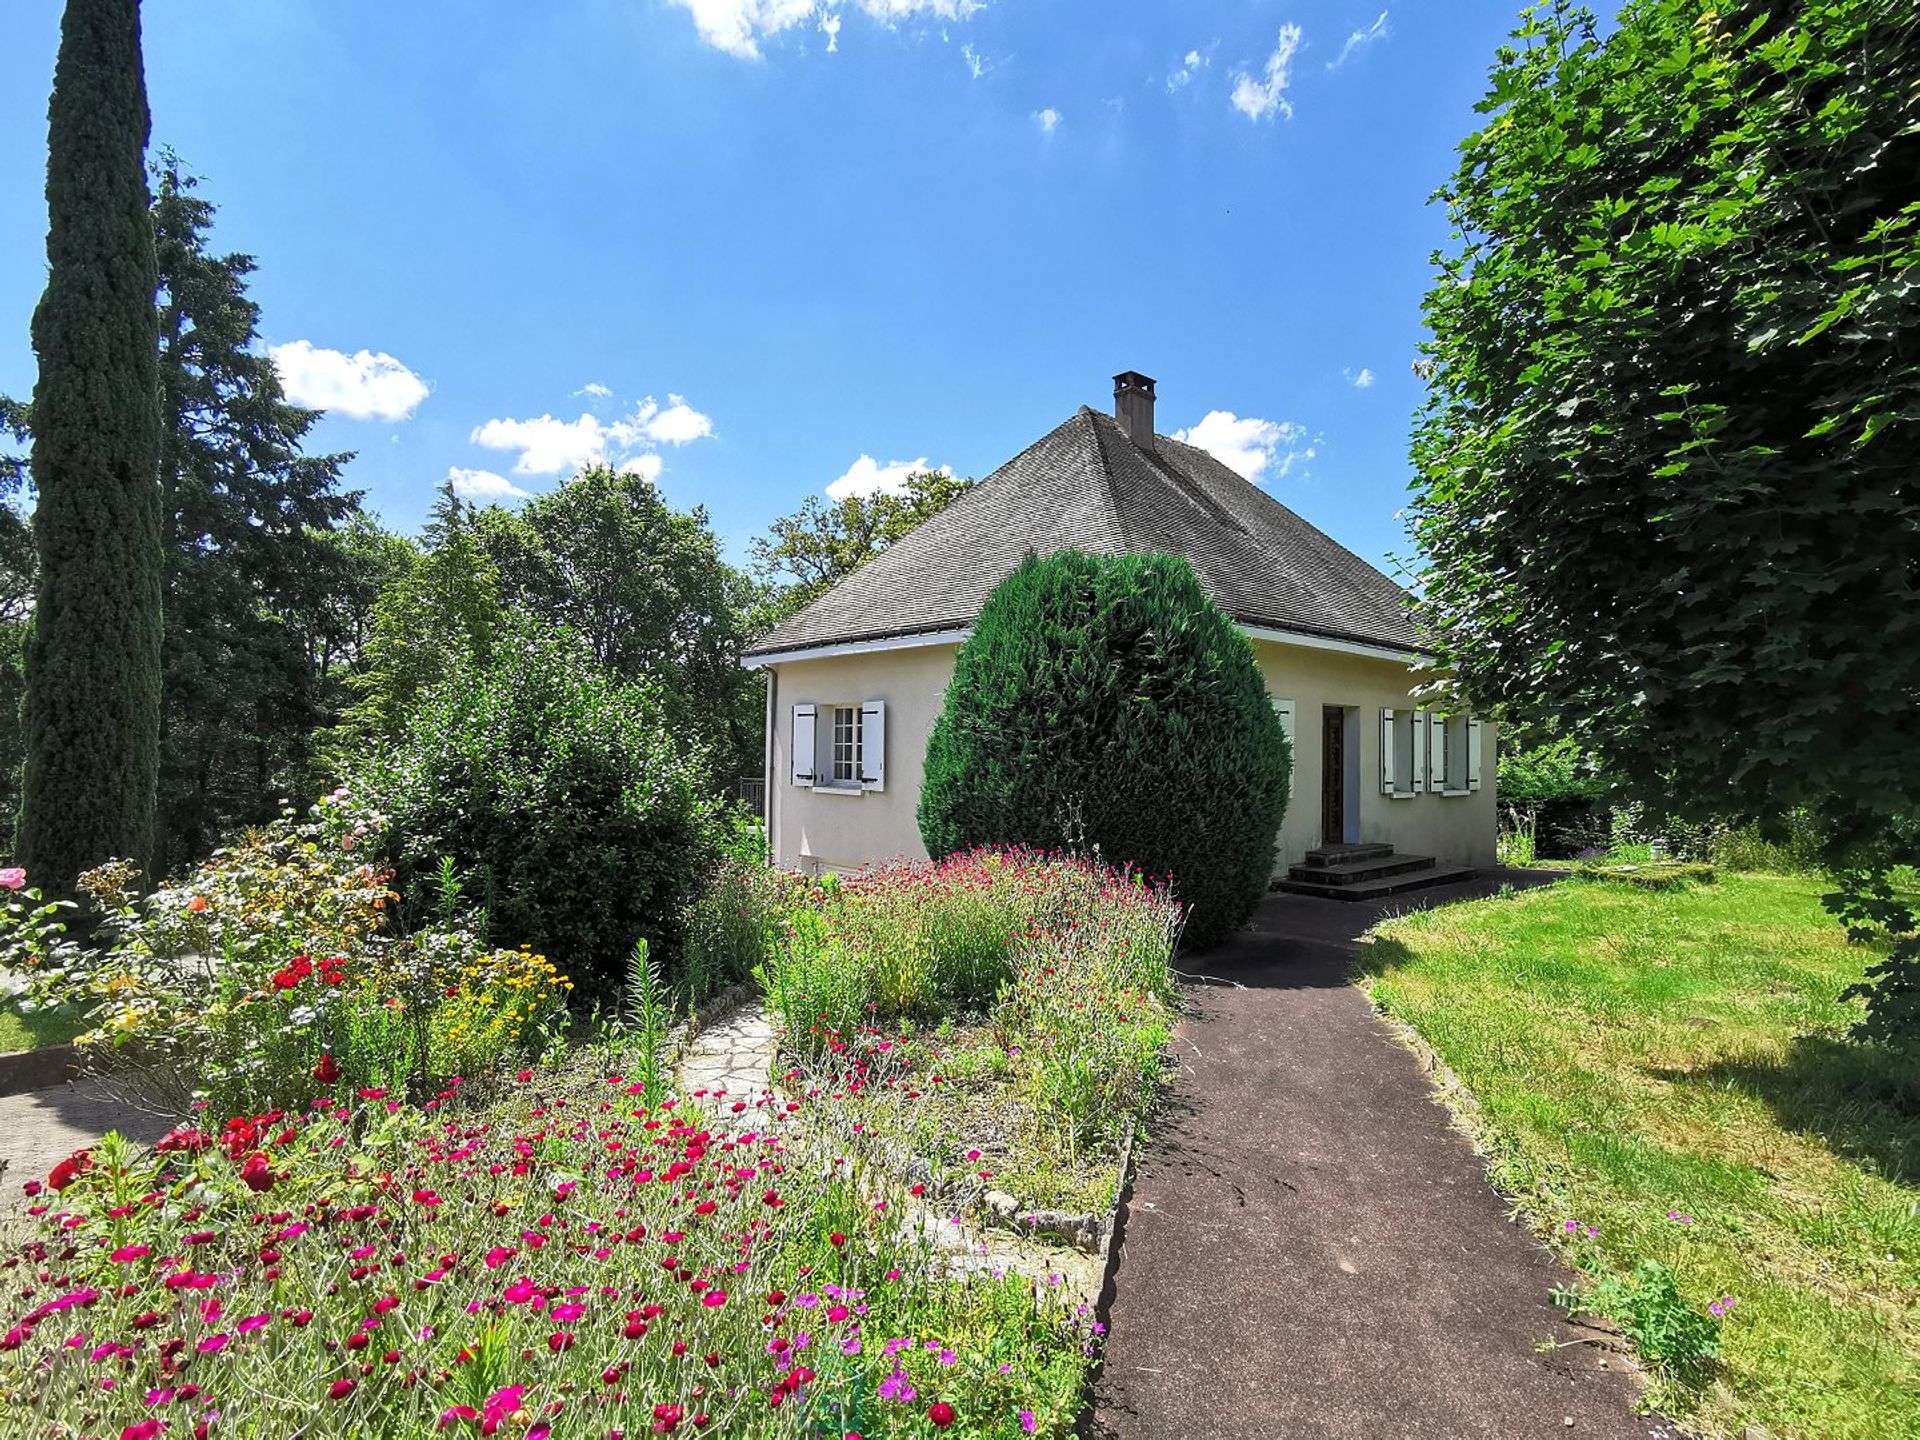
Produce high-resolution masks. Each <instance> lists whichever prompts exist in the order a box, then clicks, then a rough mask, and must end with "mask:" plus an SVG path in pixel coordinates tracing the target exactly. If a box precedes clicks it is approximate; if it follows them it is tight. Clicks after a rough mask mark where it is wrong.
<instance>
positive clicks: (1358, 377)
mask: <svg viewBox="0 0 1920 1440" xmlns="http://www.w3.org/2000/svg"><path fill="white" fill-rule="evenodd" d="M1340 373H1341V374H1343V375H1345V376H1346V377H1347V379H1349V380H1351V381H1352V382H1353V388H1354V389H1356V390H1371V389H1372V388H1373V371H1371V370H1369V369H1368V368H1367V367H1366V366H1364V365H1362V366H1361V367H1360V371H1359V373H1358V374H1355V373H1354V372H1353V371H1351V370H1343V371H1341V372H1340Z"/></svg>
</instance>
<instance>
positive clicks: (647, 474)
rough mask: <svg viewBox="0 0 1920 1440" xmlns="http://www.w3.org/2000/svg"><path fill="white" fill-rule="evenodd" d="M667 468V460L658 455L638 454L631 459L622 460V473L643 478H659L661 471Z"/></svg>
mask: <svg viewBox="0 0 1920 1440" xmlns="http://www.w3.org/2000/svg"><path fill="white" fill-rule="evenodd" d="M666 468H667V463H666V461H664V460H662V459H661V458H660V457H659V456H658V455H653V454H647V455H636V456H634V457H633V458H632V459H631V460H626V461H622V462H621V465H620V473H621V474H622V475H638V476H639V477H640V478H641V479H642V480H658V479H659V478H660V472H661V471H662V470H664V469H666Z"/></svg>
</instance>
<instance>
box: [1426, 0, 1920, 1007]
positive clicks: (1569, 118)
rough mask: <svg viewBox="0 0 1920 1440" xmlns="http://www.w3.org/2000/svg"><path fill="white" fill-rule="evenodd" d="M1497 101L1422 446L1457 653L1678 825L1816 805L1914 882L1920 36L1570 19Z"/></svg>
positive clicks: (1467, 667) (1884, 14)
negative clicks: (1901, 854)
mask: <svg viewBox="0 0 1920 1440" xmlns="http://www.w3.org/2000/svg"><path fill="white" fill-rule="evenodd" d="M1480 108H1481V110H1482V112H1483V113H1485V114H1487V116H1488V117H1489V118H1488V121H1487V123H1486V125H1485V126H1484V127H1483V128H1482V129H1481V130H1479V131H1478V132H1477V133H1476V134H1474V135H1472V136H1470V137H1469V138H1468V139H1467V141H1466V142H1465V144H1464V145H1463V146H1462V151H1461V160H1460V165H1459V168H1458V170H1457V171H1456V173H1455V174H1454V176H1453V178H1452V179H1451V180H1450V181H1449V182H1448V183H1447V184H1446V186H1445V187H1444V189H1443V190H1442V191H1441V198H1442V199H1443V200H1444V202H1445V204H1446V206H1447V210H1448V214H1449V216H1450V218H1451V219H1452V222H1453V225H1454V230H1455V238H1454V242H1453V244H1452V245H1451V247H1450V248H1449V249H1448V250H1447V251H1446V252H1445V253H1443V254H1442V255H1440V256H1439V257H1437V263H1438V265H1439V271H1440V273H1439V276H1438V279H1437V282H1436V284H1435V286H1434V288H1433V290H1432V292H1431V293H1430V294H1429V296H1428V298H1427V303H1426V315H1427V319H1428V322H1429V324H1430V326H1431V327H1432V331H1433V339H1432V341H1431V344H1430V347H1429V359H1428V365H1429V367H1430V371H1429V373H1430V380H1431V390H1430V395H1429V398H1428V401H1427V403H1426V407H1425V409H1424V411H1423V413H1422V415H1421V417H1420V421H1419V425H1418V429H1417V432H1416V436H1415V446H1414V454H1415V460H1416V463H1417V465H1418V469H1419V481H1418V485H1417V490H1418V494H1417V498H1416V502H1415V506H1414V527H1415V531H1416V534H1417V537H1418V540H1419V543H1420V546H1421V548H1422V550H1423V551H1424V553H1425V556H1426V561H1427V569H1426V573H1425V576H1424V588H1425V596H1426V600H1427V602H1428V614H1429V620H1430V624H1431V627H1432V634H1433V636H1434V638H1435V640H1436V642H1437V644H1438V646H1439V647H1440V649H1441V651H1442V653H1443V656H1444V658H1445V660H1446V661H1447V663H1448V664H1449V665H1451V666H1452V667H1453V668H1454V669H1455V671H1456V672H1457V673H1458V675H1459V677H1460V679H1461V682H1462V684H1463V685H1464V687H1465V688H1466V689H1467V691H1468V693H1469V694H1470V695H1471V696H1472V698H1473V699H1474V701H1475V703H1477V704H1480V705H1483V706H1497V707H1499V708H1501V709H1502V710H1503V711H1505V712H1506V713H1508V714H1509V715H1511V716H1513V717H1515V718H1517V719H1519V720H1522V721H1527V722H1533V723H1537V724H1545V725H1549V726H1552V727H1553V728H1556V729H1558V730H1560V731H1563V732H1564V733H1567V734H1571V735H1575V736H1578V737H1579V739H1580V740H1581V742H1582V743H1583V744H1585V745H1587V746H1588V747H1589V748H1591V749H1592V750H1593V751H1594V752H1595V753H1596V754H1598V755H1599V756H1600V757H1601V759H1602V760H1603V761H1604V762H1605V763H1606V765H1607V767H1608V768H1609V770H1611V771H1613V772H1615V773H1617V774H1618V775H1620V776H1622V777H1627V779H1628V781H1629V783H1630V784H1631V785H1634V786H1637V787H1639V788H1640V789H1641V790H1642V791H1643V793H1645V794H1646V795H1647V797H1648V798H1650V799H1654V800H1656V801H1658V802H1660V803H1662V804H1663V805H1666V806H1669V807H1671V808H1672V809H1674V810H1676V811H1678V812H1679V813H1681V814H1684V815H1690V816H1693V817H1697V818H1709V817H1714V818H1728V819H1733V820H1747V819H1757V820H1761V821H1769V820H1773V819H1777V818H1778V817H1781V816H1784V815H1785V814H1787V813H1788V812H1789V811H1791V810H1793V809H1794V808H1795V807H1798V806H1808V807H1811V808H1812V809H1813V810H1814V812H1815V813H1816V814H1817V815H1818V816H1819V817H1820V819H1821V820H1822V822H1823V824H1824V826H1825V828H1826V830H1827V832H1828V834H1829V836H1830V841H1831V844H1830V853H1831V855H1832V857H1833V858H1834V859H1835V860H1836V861H1839V862H1842V863H1856V864H1867V865H1869V866H1872V867H1879V866H1882V865H1884V864H1885V863H1887V861H1888V860H1889V859H1890V858H1893V852H1892V851H1890V850H1889V846H1890V845H1895V846H1897V840H1896V839H1895V838H1894V837H1897V836H1898V834H1899V833H1900V830H1901V817H1903V816H1913V815H1916V814H1920V772H1917V771H1916V770H1915V769H1914V767H1913V766H1912V765H1911V764H1910V763H1909V754H1910V751H1911V748H1912V724H1913V717H1914V715H1915V714H1916V707H1917V706H1920V606H1916V604H1915V599H1916V594H1915V590H1916V578H1917V575H1920V491H1916V486H1915V476H1916V471H1915V467H1914V463H1913V452H1914V448H1915V443H1916V434H1917V433H1920V348H1917V347H1916V346H1915V344H1914V336H1915V335H1916V334H1920V192H1916V188H1915V184H1914V177H1915V176H1916V175H1920V11H1916V10H1915V8H1914V7H1913V5H1912V4H1911V3H1910V0H1822V3H1798V4H1790V5H1762V4H1758V3H1732V4H1724V3H1723V4H1719V5H1708V4H1706V3H1703V0H1632V3H1629V4H1628V5H1627V6H1626V8H1625V10H1624V11H1623V12H1622V13H1621V16H1620V18H1619V22H1618V25H1617V27H1616V28H1614V29H1613V30H1611V31H1608V32H1605V33H1604V34H1603V33H1602V32H1601V30H1600V29H1599V27H1598V26H1597V25H1596V23H1595V21H1594V19H1593V17H1592V16H1591V15H1589V14H1588V13H1587V12H1586V11H1585V10H1583V9H1581V8H1579V7H1577V6H1574V5H1572V4H1568V3H1553V4H1546V5H1541V6H1538V7H1536V8H1535V9H1534V10H1532V11H1530V12H1529V13H1528V15H1527V17H1526V19H1525V21H1524V23H1523V24H1522V27H1521V28H1520V30H1519V31H1518V32H1517V34H1516V35H1515V37H1514V40H1513V42H1512V43H1511V44H1510V45H1508V46H1507V47H1505V48H1503V49H1502V50H1501V51H1500V54H1499V57H1498V61H1497V63H1496V65H1495V68H1494V71H1493V76H1492V87H1491V90H1490V93H1489V94H1488V96H1487V98H1486V100H1485V101H1484V102H1483V103H1482V105H1481V107H1480ZM1887 993H1888V994H1891V991H1888V992H1887Z"/></svg>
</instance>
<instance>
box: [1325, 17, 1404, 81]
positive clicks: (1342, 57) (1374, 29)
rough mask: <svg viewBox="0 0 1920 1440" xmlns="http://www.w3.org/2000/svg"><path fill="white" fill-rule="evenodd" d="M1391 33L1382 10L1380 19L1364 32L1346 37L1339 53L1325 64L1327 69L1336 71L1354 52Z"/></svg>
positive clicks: (1357, 32) (1355, 32)
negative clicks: (1345, 41)
mask: <svg viewBox="0 0 1920 1440" xmlns="http://www.w3.org/2000/svg"><path fill="white" fill-rule="evenodd" d="M1392 33H1393V32H1392V31H1391V30H1389V29H1388V28H1387V12H1386V11H1384V10H1382V11H1381V12H1380V18H1379V19H1378V20H1376V21H1374V22H1373V24H1371V25H1369V26H1368V27H1367V28H1366V29H1364V30H1356V31H1354V32H1353V33H1352V34H1351V35H1349V36H1347V43H1346V44H1344V45H1342V46H1341V47H1340V53H1339V54H1338V55H1336V56H1334V57H1333V59H1331V60H1329V61H1328V62H1327V69H1329V70H1338V69H1339V68H1340V67H1341V66H1342V65H1344V64H1346V63H1347V61H1348V60H1349V59H1351V58H1352V56H1353V53H1354V51H1356V50H1364V49H1365V48H1366V47H1367V46H1369V45H1371V44H1373V42H1374V41H1376V40H1384V39H1386V38H1387V37H1388V36H1389V35H1391V34H1392Z"/></svg>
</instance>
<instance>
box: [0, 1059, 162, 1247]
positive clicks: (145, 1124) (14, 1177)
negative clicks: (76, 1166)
mask: <svg viewBox="0 0 1920 1440" xmlns="http://www.w3.org/2000/svg"><path fill="white" fill-rule="evenodd" d="M167 1129H168V1122H166V1121H165V1120H163V1119H161V1118H160V1117H159V1116H157V1115H153V1114H149V1113H148V1112H146V1111H144V1110H140V1109H136V1108H135V1107H133V1106H131V1105H129V1104H127V1103H126V1102H125V1101H124V1100H122V1099H120V1098H119V1097H117V1096H116V1095H114V1094H113V1093H111V1092H110V1091H109V1090H108V1089H107V1087H106V1086H104V1085H103V1084H101V1082H100V1081H98V1080H76V1081H70V1082H68V1083H66V1084H63V1085H56V1086H54V1087H53V1088H51V1089H48V1090H30V1091H27V1092H26V1093H25V1094H21V1095H8V1096H5V1097H0V1163H4V1165H5V1167H6V1168H5V1171H4V1173H0V1214H5V1213H7V1212H9V1211H17V1210H19V1209H21V1208H22V1207H24V1206H25V1205H26V1203H27V1201H26V1196H25V1195H24V1194H23V1193H22V1191H21V1188H20V1187H21V1186H22V1185H23V1184H25V1183H26V1182H27V1181H29V1180H44V1179H46V1177H47V1172H48V1171H49V1170H51V1169H52V1168H53V1167H54V1166H55V1165H56V1164H58V1163H59V1162H60V1161H62V1160H64V1159H65V1158H66V1157H67V1156H69V1155H71V1154H72V1153H73V1152H74V1151H75V1150H78V1149H80V1148H81V1147H82V1146H87V1145H92V1144H93V1143H94V1142H95V1141H97V1140H99V1138H100V1137H101V1136H102V1135H104V1134H106V1133H107V1132H108V1131H109V1130H118V1131H119V1132H120V1133H121V1134H123V1135H126V1136H129V1137H130V1138H132V1139H135V1140H138V1141H141V1142H142V1143H146V1144H151V1143H152V1142H153V1141H155V1140H158V1139H159V1138H160V1137H161V1136H162V1135H164V1134H166V1133H167Z"/></svg>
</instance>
